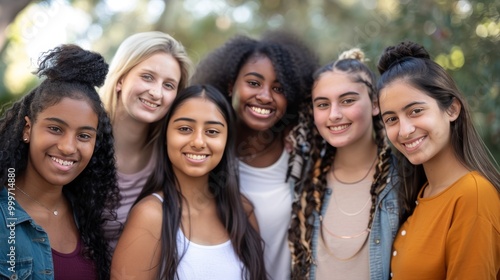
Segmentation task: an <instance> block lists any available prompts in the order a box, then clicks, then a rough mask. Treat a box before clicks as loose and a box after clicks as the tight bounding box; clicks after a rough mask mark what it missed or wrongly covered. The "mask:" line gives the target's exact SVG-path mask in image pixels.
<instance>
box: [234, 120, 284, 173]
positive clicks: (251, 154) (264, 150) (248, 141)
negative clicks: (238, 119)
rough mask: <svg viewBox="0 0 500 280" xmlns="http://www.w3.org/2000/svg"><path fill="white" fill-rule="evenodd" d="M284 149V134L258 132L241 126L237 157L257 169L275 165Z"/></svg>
mask: <svg viewBox="0 0 500 280" xmlns="http://www.w3.org/2000/svg"><path fill="white" fill-rule="evenodd" d="M283 148H284V142H283V135H282V133H275V132H273V131H271V130H270V129H269V130H265V131H256V130H252V129H250V128H248V127H247V126H243V125H241V126H240V127H239V128H238V136H237V139H236V155H237V156H238V158H239V159H240V160H242V161H245V162H246V163H247V164H250V165H252V166H255V167H266V166H269V165H270V164H272V163H274V162H275V161H276V160H277V159H278V158H279V156H280V155H281V153H282V151H283Z"/></svg>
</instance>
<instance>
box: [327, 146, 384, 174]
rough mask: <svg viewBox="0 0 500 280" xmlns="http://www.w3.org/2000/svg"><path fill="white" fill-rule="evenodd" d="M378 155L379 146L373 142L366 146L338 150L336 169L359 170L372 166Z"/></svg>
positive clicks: (336, 153)
mask: <svg viewBox="0 0 500 280" xmlns="http://www.w3.org/2000/svg"><path fill="white" fill-rule="evenodd" d="M375 156H378V155H377V145H376V144H375V142H374V141H373V140H371V141H370V142H369V143H365V145H358V146H347V147H342V148H337V150H336V152H335V168H336V169H338V168H343V169H347V170H352V169H355V170H358V169H359V168H360V167H362V166H365V165H367V164H368V165H370V164H371V163H372V162H373V159H374V157H375Z"/></svg>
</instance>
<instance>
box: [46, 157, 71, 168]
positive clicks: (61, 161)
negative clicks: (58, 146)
mask: <svg viewBox="0 0 500 280" xmlns="http://www.w3.org/2000/svg"><path fill="white" fill-rule="evenodd" d="M52 160H53V161H55V162H57V163H59V164H60V165H64V166H71V165H73V163H75V162H74V161H68V160H62V159H58V158H56V157H52Z"/></svg>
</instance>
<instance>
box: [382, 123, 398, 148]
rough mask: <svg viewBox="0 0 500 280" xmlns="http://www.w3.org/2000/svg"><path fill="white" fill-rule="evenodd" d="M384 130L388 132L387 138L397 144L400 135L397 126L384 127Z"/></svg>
mask: <svg viewBox="0 0 500 280" xmlns="http://www.w3.org/2000/svg"><path fill="white" fill-rule="evenodd" d="M384 129H385V131H386V134H387V138H389V141H391V143H393V144H395V143H396V142H397V139H398V133H399V130H398V128H397V126H395V125H393V126H384Z"/></svg>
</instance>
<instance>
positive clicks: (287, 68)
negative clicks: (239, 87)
mask: <svg viewBox="0 0 500 280" xmlns="http://www.w3.org/2000/svg"><path fill="white" fill-rule="evenodd" d="M258 55H264V56H266V57H267V58H269V60H271V63H272V65H273V67H274V71H275V72H276V77H277V79H278V81H279V82H280V84H281V85H282V87H283V92H284V95H285V96H286V99H287V102H288V105H287V112H286V113H287V116H293V117H294V118H296V117H297V109H298V108H299V105H300V104H301V103H302V101H303V100H304V97H305V96H306V95H307V94H308V93H309V92H310V91H311V88H312V84H313V80H312V73H313V72H314V70H316V68H317V66H318V65H319V64H318V58H317V56H316V54H315V53H314V52H313V51H311V49H310V48H309V47H308V46H307V45H306V44H305V43H304V42H303V41H301V40H300V39H299V38H298V37H297V36H296V35H294V34H293V33H291V32H289V31H284V30H277V31H268V32H266V33H264V34H263V35H262V37H261V39H260V40H257V39H253V38H250V37H247V36H244V35H238V36H236V37H234V38H232V39H230V40H229V41H227V42H226V43H225V44H224V45H222V46H221V47H219V48H217V49H216V50H214V51H213V52H211V53H209V54H208V55H207V56H206V57H205V58H204V59H203V60H202V61H200V63H199V64H198V66H197V69H196V72H195V74H194V76H193V78H192V83H193V84H210V85H212V86H214V87H215V88H217V89H218V90H219V91H220V92H222V93H223V94H224V95H226V96H227V97H228V98H230V92H229V89H230V86H231V85H233V84H234V83H235V81H236V78H237V77H238V73H239V71H240V69H241V67H243V65H244V64H245V63H246V62H247V61H248V60H249V59H250V58H252V57H255V56H258Z"/></svg>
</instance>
